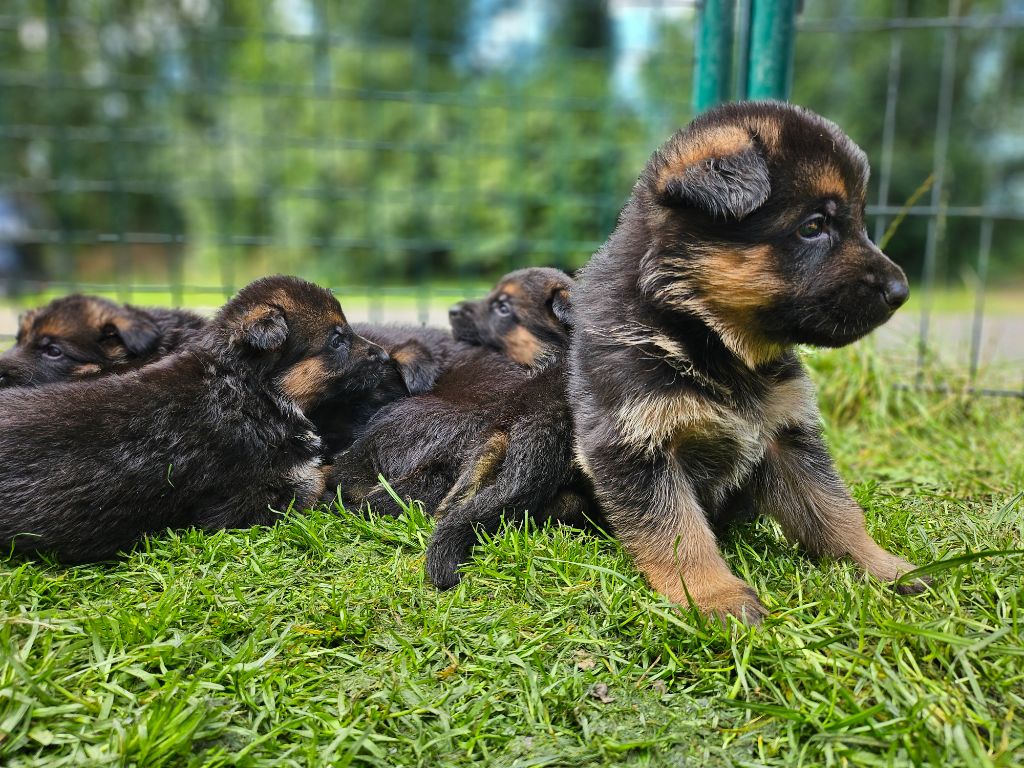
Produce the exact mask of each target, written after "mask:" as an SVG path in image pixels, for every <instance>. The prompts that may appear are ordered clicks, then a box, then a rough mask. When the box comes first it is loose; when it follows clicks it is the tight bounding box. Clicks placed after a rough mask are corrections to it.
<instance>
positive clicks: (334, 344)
mask: <svg viewBox="0 0 1024 768" xmlns="http://www.w3.org/2000/svg"><path fill="white" fill-rule="evenodd" d="M347 342H348V339H347V338H345V334H344V333H342V332H341V330H340V329H337V330H335V331H334V333H332V334H331V340H330V341H329V342H327V343H328V344H329V345H330V347H331V349H341V348H342V347H344V346H345V344H346V343H347Z"/></svg>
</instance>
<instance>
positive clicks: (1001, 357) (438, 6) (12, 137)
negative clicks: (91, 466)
mask: <svg viewBox="0 0 1024 768" xmlns="http://www.w3.org/2000/svg"><path fill="white" fill-rule="evenodd" d="M698 6H699V4H698V3H696V2H678V1H673V0H662V2H641V1H640V0H565V2H559V3H555V2H544V1H543V0H396V2H391V3H386V4H382V3H379V2H376V1H375V0H345V1H344V2H342V1H341V0H337V1H336V0H267V2H242V1H241V0H238V1H237V2H231V3H228V2H226V0H80V1H78V2H70V1H68V0H65V1H61V0H8V1H7V2H6V3H4V6H3V8H2V9H0V347H2V346H5V345H6V344H8V343H10V340H11V339H12V338H13V337H12V333H13V330H14V327H15V323H16V317H17V314H18V311H19V310H20V309H22V308H24V307H26V306H31V305H33V304H38V303H40V302H41V301H44V300H46V299H48V298H50V297H52V296H55V295H61V294H64V293H68V292H71V291H83V292H93V293H101V294H105V295H110V296H113V297H116V298H118V299H121V300H125V301H133V302H136V303H139V304H146V303H150V304H176V305H190V306H197V307H213V306H215V305H217V304H218V303H219V302H220V301H221V300H222V299H223V298H224V297H226V296H228V295H230V294H231V293H232V292H233V291H234V290H235V289H237V288H238V287H239V286H240V285H243V284H244V283H245V282H247V281H248V280H250V279H252V278H254V277H257V276H259V275H262V274H267V273H276V272H286V273H296V274H300V275H303V276H305V277H307V278H310V279H313V280H317V281H319V282H321V283H323V284H326V285H331V286H333V287H334V288H335V289H336V290H338V292H339V294H340V295H341V297H342V303H343V306H345V308H346V311H347V313H348V314H349V315H350V316H351V317H353V318H356V319H370V320H375V321H379V320H399V321H413V322H422V323H433V324H441V323H443V322H444V317H445V315H444V310H445V308H446V306H447V305H448V304H449V303H450V302H451V301H452V300H453V299H454V298H456V297H462V296H466V295H474V294H478V293H480V292H481V291H483V290H484V289H485V287H486V286H487V285H488V284H489V283H490V282H492V281H493V280H494V279H495V278H496V277H497V276H499V275H500V274H501V273H503V272H506V271H509V270H511V269H514V268H518V267H521V266H526V265H532V264H543V265H551V266H557V267H561V268H563V269H567V270H572V269H575V268H576V267H578V266H580V265H582V264H583V263H584V262H585V261H586V260H587V259H588V258H589V256H590V254H591V253H592V252H593V251H594V250H595V249H596V248H597V247H598V246H599V245H600V244H601V243H602V242H603V241H604V239H605V237H606V236H607V234H608V233H609V232H610V231H611V229H612V228H613V226H614V224H615V220H616V215H617V213H618V211H619V208H620V207H621V206H622V204H623V203H624V202H625V200H626V198H627V196H628V194H629V191H630V188H631V186H632V183H633V181H634V180H635V178H636V175H637V174H638V172H639V171H640V169H641V168H642V167H643V164H644V163H645V161H646V159H647V157H648V156H649V154H650V152H651V151H652V150H653V149H654V148H655V147H656V146H657V145H658V144H659V143H660V142H661V141H663V140H664V139H665V138H666V137H667V136H668V135H669V134H670V133H671V132H672V131H673V130H675V129H676V128H678V127H679V126H680V125H683V124H685V123H686V122H687V121H688V120H689V119H690V118H691V117H692V116H693V114H692V108H691V106H690V104H691V90H692V81H693V70H694V61H693V59H694V38H695V31H696V25H697V19H698V16H699V7H698ZM736 8H737V10H736V13H737V25H738V28H739V34H740V35H742V34H743V31H744V25H745V24H746V23H747V20H748V19H749V13H750V2H749V0H746V1H745V0H739V1H738V2H737V3H736ZM1022 28H1024V1H1022V0H989V1H987V2H986V1H985V0H978V1H976V2H961V0H949V2H909V1H908V0H896V1H895V2H882V1H881V0H866V1H865V2H857V3H854V2H852V1H851V0H820V1H817V2H816V1H815V0H806V2H804V3H803V8H802V10H801V13H800V15H799V17H798V20H797V35H796V41H795V51H796V53H795V74H794V81H793V91H792V100H793V101H794V102H796V103H799V104H803V105H805V106H807V107H809V108H811V109H814V110H815V111H818V112H820V113H822V114H824V115H825V116H827V117H829V118H831V119H833V120H835V121H836V122H837V123H839V124H840V125H841V126H842V127H843V128H844V129H845V130H846V131H847V132H848V133H849V134H850V135H851V136H852V137H853V138H854V140H855V141H857V142H858V143H859V144H860V145H861V146H862V147H863V148H864V149H865V151H867V153H868V155H869V157H870V158H871V161H872V167H873V171H874V176H873V179H872V186H871V194H870V198H869V199H870V201H871V203H872V204H871V205H869V207H868V213H869V216H870V228H869V230H870V232H871V233H872V234H873V235H874V237H875V239H876V240H881V239H883V238H884V237H885V236H886V232H887V230H889V229H890V228H894V230H895V231H894V234H893V235H892V237H891V239H890V240H889V241H888V244H887V248H886V250H887V252H888V253H890V255H892V256H893V257H894V259H895V260H896V261H897V262H899V263H900V264H901V265H903V266H904V268H905V269H906V270H907V272H908V274H909V275H910V276H911V280H912V285H913V293H914V295H915V298H914V300H913V301H914V303H913V304H912V305H911V306H910V307H908V308H907V309H904V310H903V311H902V312H901V313H898V314H897V317H896V318H895V319H894V322H893V323H892V324H890V326H887V327H886V328H885V329H883V332H882V333H881V334H880V338H879V340H878V344H879V346H880V347H882V348H883V349H884V350H885V351H886V352H887V353H888V354H889V356H890V358H891V359H893V360H895V361H897V362H899V363H901V364H906V365H907V370H908V373H907V381H908V383H922V382H923V381H925V378H926V374H927V372H928V371H929V370H930V368H931V367H932V366H933V365H934V364H936V363H942V364H949V363H953V364H954V365H955V366H956V367H957V368H958V370H961V371H962V372H963V374H964V381H966V382H968V383H970V384H971V385H973V387H974V389H975V390H976V391H978V392H981V393H985V394H993V395H1008V396H1015V397H1024V375H1022V373H1024V226H1022V221H1024V128H1021V126H1024V119H1022V118H1024V82H1022V79H1021V78H1019V77H1017V73H1018V72H1020V71H1021V67H1022V65H1024V38H1022V35H1021V31H1022ZM736 69H737V72H740V71H741V69H742V68H741V67H737V68H736ZM915 374H916V379H915ZM928 380H929V381H930V380H931V379H928Z"/></svg>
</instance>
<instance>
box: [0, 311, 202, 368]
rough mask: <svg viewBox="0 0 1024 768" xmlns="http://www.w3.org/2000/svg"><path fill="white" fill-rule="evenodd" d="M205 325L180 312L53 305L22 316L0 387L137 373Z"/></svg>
mask: <svg viewBox="0 0 1024 768" xmlns="http://www.w3.org/2000/svg"><path fill="white" fill-rule="evenodd" d="M205 324H206V320H204V319H203V318H202V317H200V316H199V315H197V314H194V313H193V312H188V311H186V310H182V309H140V308H138V307H133V306H131V305H129V304H115V303H114V302H112V301H110V300H108V299H104V298H101V297H99V296H82V295H80V294H74V295H72V296H66V297H64V298H62V299H54V300H53V301H51V302H50V303H49V304H47V305H46V306H45V307H41V308H40V309H33V310H31V311H29V312H27V313H25V315H23V316H22V318H21V320H20V323H19V327H18V336H17V342H16V344H15V346H14V347H12V348H11V349H9V350H8V351H7V352H6V353H5V354H4V355H3V356H0V387H14V386H20V387H24V386H38V385H40V384H51V383H53V382H57V381H68V380H70V379H79V378H86V377H90V376H98V375H102V374H106V373H112V372H119V371H127V370H131V369H133V368H138V367H140V366H142V365H145V364H147V363H150V362H152V361H153V360H157V359H159V358H161V357H163V356H165V355H167V354H168V353H170V352H173V351H174V350H175V349H177V348H178V347H180V346H181V345H182V343H184V341H185V340H186V339H188V338H189V336H190V335H191V334H192V333H193V332H195V331H197V330H199V329H200V328H202V327H203V326H204V325H205Z"/></svg>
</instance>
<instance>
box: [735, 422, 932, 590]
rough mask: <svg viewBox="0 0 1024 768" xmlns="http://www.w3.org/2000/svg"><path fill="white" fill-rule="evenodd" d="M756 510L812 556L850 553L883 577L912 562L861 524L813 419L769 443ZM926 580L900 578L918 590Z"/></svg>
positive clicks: (758, 477) (758, 475) (759, 472)
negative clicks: (884, 547) (767, 517)
mask: <svg viewBox="0 0 1024 768" xmlns="http://www.w3.org/2000/svg"><path fill="white" fill-rule="evenodd" d="M752 487H753V492H754V497H755V500H756V503H757V506H758V509H759V511H761V512H764V513H766V514H769V515H771V516H772V517H774V518H775V519H776V520H778V521H779V523H781V524H782V528H783V530H784V531H785V533H786V536H787V537H788V538H789V539H790V540H791V541H797V542H799V543H800V544H801V545H802V546H803V547H804V549H805V550H807V552H808V553H809V554H810V555H812V556H814V557H820V556H827V557H834V558H841V557H849V558H850V559H851V560H853V561H854V562H855V563H856V564H857V565H858V566H859V567H860V568H861V569H863V570H864V571H866V572H867V573H869V574H871V575H872V576H874V577H875V578H876V579H881V580H882V581H894V580H896V579H897V578H898V577H899V576H901V575H902V574H904V573H907V572H908V571H912V570H913V569H914V565H912V564H911V563H908V562H907V561H906V560H904V559H903V558H901V557H897V556H896V555H894V554H892V553H891V552H887V551H886V550H885V549H883V548H882V547H880V546H879V545H878V543H877V542H875V540H874V539H872V538H871V535H870V534H869V533H868V531H867V528H866V527H865V524H864V511H863V510H862V509H861V508H860V506H859V505H858V504H857V502H855V501H854V500H853V498H852V497H851V496H850V493H849V491H847V489H846V486H845V485H844V484H843V481H842V480H841V479H840V477H839V474H838V473H837V472H836V469H835V465H834V464H833V462H832V457H831V456H830V455H829V452H828V448H827V447H826V446H825V443H824V441H823V440H822V437H821V430H820V429H819V428H818V427H817V425H814V426H811V425H805V426H800V427H792V428H789V429H787V430H786V431H784V432H783V433H781V434H780V435H779V436H778V437H777V438H776V439H775V440H774V441H773V442H772V443H771V444H770V445H769V446H768V450H767V453H766V454H765V458H764V460H763V461H762V462H761V464H760V465H759V466H758V468H757V469H756V470H755V472H754V477H753V482H752ZM924 587H925V582H923V581H920V580H919V581H914V582H910V583H906V584H901V585H900V586H899V587H898V589H899V591H900V592H902V593H913V592H920V591H921V590H923V589H924Z"/></svg>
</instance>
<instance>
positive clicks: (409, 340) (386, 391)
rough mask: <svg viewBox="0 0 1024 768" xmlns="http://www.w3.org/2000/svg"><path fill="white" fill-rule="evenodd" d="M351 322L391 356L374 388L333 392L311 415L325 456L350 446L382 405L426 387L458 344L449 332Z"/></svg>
mask: <svg viewBox="0 0 1024 768" xmlns="http://www.w3.org/2000/svg"><path fill="white" fill-rule="evenodd" d="M352 327H353V329H354V330H355V331H356V332H357V333H358V334H359V335H360V336H362V337H363V338H364V339H367V340H368V341H370V342H372V343H374V344H377V345H378V346H380V347H381V348H382V349H384V350H385V351H386V352H387V353H388V356H389V357H390V361H389V362H388V364H387V365H385V370H384V376H383V377H382V378H381V380H380V381H379V382H378V383H377V386H376V387H374V388H373V390H372V391H370V392H351V393H349V394H348V395H347V396H345V395H339V396H335V397H332V398H330V399H328V400H324V401H323V402H321V403H320V404H319V405H318V406H317V407H316V408H314V409H313V411H312V412H311V413H310V414H309V418H310V420H311V421H312V422H313V424H314V425H315V426H316V430H317V434H319V435H320V437H321V441H322V447H323V453H324V456H325V457H326V458H328V459H329V458H330V457H333V456H335V455H336V454H338V453H340V452H341V451H343V450H345V449H346V448H348V447H349V446H351V445H352V443H353V442H354V441H355V439H356V438H357V437H358V436H359V435H361V434H362V432H363V431H364V430H365V428H366V425H367V424H368V423H369V421H370V419H371V418H373V416H374V415H375V414H376V413H377V412H378V411H379V410H380V409H381V408H383V407H384V406H385V405H387V404H389V403H393V402H394V401H396V400H399V399H401V398H403V397H409V396H411V395H420V394H423V393H424V392H429V391H430V389H431V388H432V387H433V386H434V383H435V382H436V381H437V378H438V376H440V374H441V371H442V366H443V365H446V364H448V363H449V361H450V360H451V358H452V356H453V352H452V351H451V348H452V347H454V346H455V345H456V344H457V343H456V342H455V341H454V340H453V339H452V337H451V334H448V333H447V332H445V331H441V330H439V329H434V328H416V327H412V326H371V325H363V324H357V325H354V326H352ZM445 337H447V338H445Z"/></svg>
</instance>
